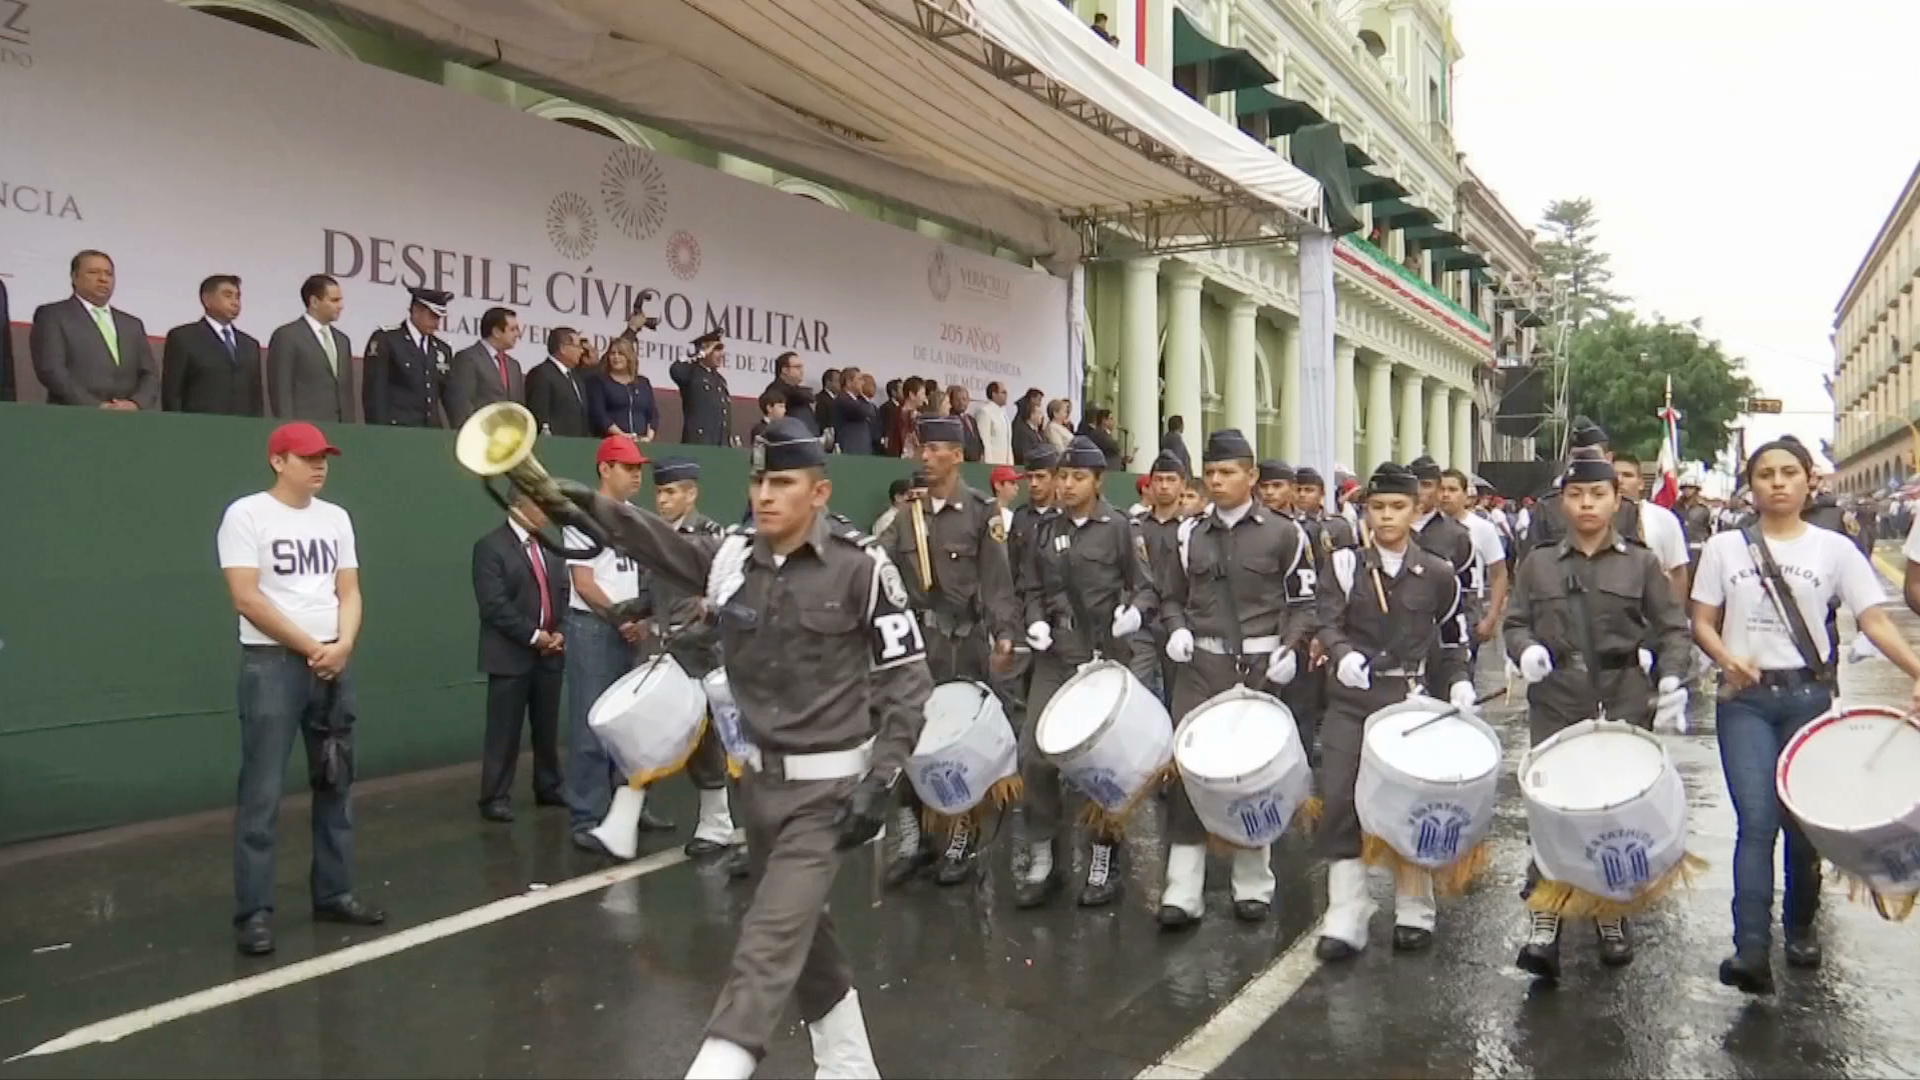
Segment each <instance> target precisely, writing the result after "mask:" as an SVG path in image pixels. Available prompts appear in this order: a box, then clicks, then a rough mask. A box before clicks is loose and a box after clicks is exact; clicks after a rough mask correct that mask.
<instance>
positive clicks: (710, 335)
mask: <svg viewBox="0 0 1920 1080" xmlns="http://www.w3.org/2000/svg"><path fill="white" fill-rule="evenodd" d="M718 344H720V331H718V330H709V331H707V332H706V333H704V334H701V335H700V336H699V337H697V338H694V339H693V349H694V351H695V352H698V351H700V350H701V349H704V348H706V347H707V346H709V345H718Z"/></svg>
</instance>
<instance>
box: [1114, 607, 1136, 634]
mask: <svg viewBox="0 0 1920 1080" xmlns="http://www.w3.org/2000/svg"><path fill="white" fill-rule="evenodd" d="M1138 629H1140V611H1139V609H1137V608H1135V607H1134V606H1133V605H1131V604H1122V605H1120V606H1119V607H1117V608H1114V609H1113V636H1114V637H1117V638H1123V637H1126V636H1127V635H1128V634H1131V633H1133V632H1134V631H1136V630H1138Z"/></svg>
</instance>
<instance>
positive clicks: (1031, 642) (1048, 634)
mask: <svg viewBox="0 0 1920 1080" xmlns="http://www.w3.org/2000/svg"><path fill="white" fill-rule="evenodd" d="M1027 645H1028V646H1029V647H1030V648H1032V649H1033V651H1034V652H1046V651H1047V650H1048V649H1051V648H1053V627H1051V626H1048V625H1047V624H1046V623H1043V622H1037V623H1034V624H1033V625H1031V626H1029V627H1027Z"/></svg>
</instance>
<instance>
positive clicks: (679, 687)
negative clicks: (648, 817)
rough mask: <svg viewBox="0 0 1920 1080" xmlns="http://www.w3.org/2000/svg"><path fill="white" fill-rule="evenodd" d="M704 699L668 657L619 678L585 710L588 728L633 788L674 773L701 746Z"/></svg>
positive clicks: (677, 664) (689, 678) (651, 660)
mask: <svg viewBox="0 0 1920 1080" xmlns="http://www.w3.org/2000/svg"><path fill="white" fill-rule="evenodd" d="M706 711H707V696H706V693H705V692H704V691H703V690H702V689H701V687H700V684H699V683H696V682H694V680H693V679H692V677H690V676H689V675H688V674H687V673H686V671H685V670H684V669H683V668H681V666H680V664H679V661H676V660H675V659H674V658H673V657H672V656H669V655H668V654H666V653H661V654H660V655H658V656H655V657H654V658H652V659H650V660H648V661H647V662H646V663H644V664H641V665H640V666H639V667H637V668H634V669H633V670H632V671H629V672H627V673H626V674H625V675H622V676H621V677H620V678H619V680H618V681H616V682H615V683H614V684H613V685H612V686H609V687H607V689H606V692H605V693H603V694H601V695H600V696H599V698H597V699H596V700H595V701H594V703H593V707H592V708H590V709H588V710H587V727H588V728H589V729H591V730H592V731H593V734H594V735H595V736H596V737H597V738H599V740H600V745H602V746H604V747H606V749H607V755H608V756H609V757H611V758H612V759H613V762H614V764H615V765H616V766H618V767H619V769H620V771H621V773H622V774H623V775H625V776H626V777H627V778H628V780H629V781H630V782H632V783H638V784H647V783H651V782H652V781H654V780H656V779H658V778H660V777H662V776H669V775H671V774H673V773H675V772H678V771H679V770H680V768H681V767H682V766H684V765H685V764H686V763H687V759H688V758H690V757H692V756H693V749H694V747H695V746H697V745H699V742H700V731H701V724H702V720H703V718H704V717H705V716H706Z"/></svg>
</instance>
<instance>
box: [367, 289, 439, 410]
mask: <svg viewBox="0 0 1920 1080" xmlns="http://www.w3.org/2000/svg"><path fill="white" fill-rule="evenodd" d="M407 292H408V293H410V294H412V296H413V302H412V303H411V304H409V305H408V306H407V317H406V319H405V320H404V321H402V322H398V323H395V324H394V325H392V326H383V327H381V328H380V329H378V330H375V331H374V332H373V336H372V337H369V338H368V339H367V352H366V355H365V356H364V357H362V358H361V361H360V368H361V370H360V399H361V404H363V405H365V406H366V410H367V423H369V424H378V425H380V426H382V427H446V426H447V418H446V415H445V414H444V413H442V412H441V410H440V402H441V400H442V399H443V398H444V396H445V386H446V381H447V372H449V371H450V370H452V368H453V347H452V346H451V345H448V344H447V343H446V342H444V341H442V340H440V338H439V336H438V334H437V333H436V332H437V331H438V330H439V329H440V320H441V319H444V318H446V315H447V305H448V304H450V303H452V302H453V294H452V293H450V292H447V291H445V290H444V289H421V288H412V287H410V288H408V289H407Z"/></svg>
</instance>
